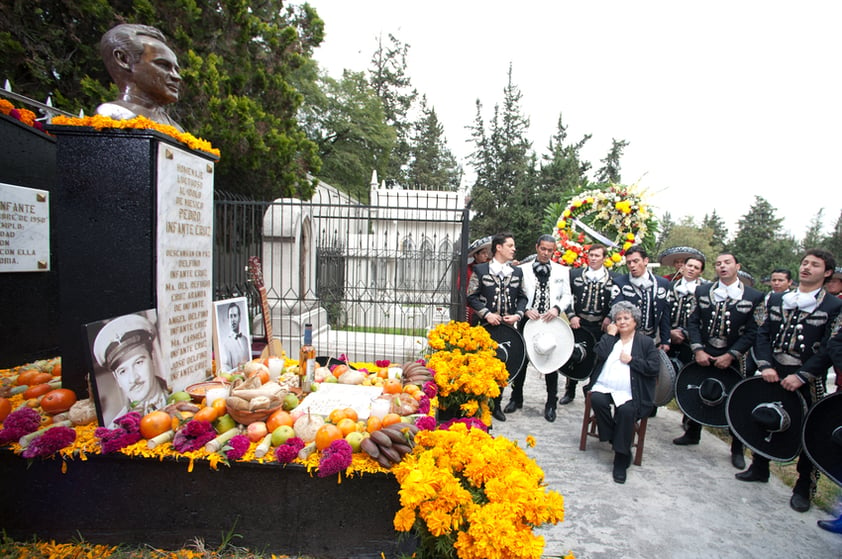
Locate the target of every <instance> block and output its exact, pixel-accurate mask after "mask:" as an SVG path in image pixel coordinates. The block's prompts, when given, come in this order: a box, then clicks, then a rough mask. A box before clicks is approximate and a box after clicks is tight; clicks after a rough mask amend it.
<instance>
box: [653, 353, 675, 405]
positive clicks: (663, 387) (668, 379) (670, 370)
mask: <svg viewBox="0 0 842 559" xmlns="http://www.w3.org/2000/svg"><path fill="white" fill-rule="evenodd" d="M658 357H659V364H660V367H659V369H658V378H657V380H656V381H655V396H654V398H653V403H654V404H655V406H666V405H667V404H669V403H670V400H672V399H673V398H675V378H676V376H677V374H676V370H675V367H674V366H673V364H672V360H671V359H670V358H669V356H668V355H667V353H666V352H665V351H664V350H662V349H659V350H658Z"/></svg>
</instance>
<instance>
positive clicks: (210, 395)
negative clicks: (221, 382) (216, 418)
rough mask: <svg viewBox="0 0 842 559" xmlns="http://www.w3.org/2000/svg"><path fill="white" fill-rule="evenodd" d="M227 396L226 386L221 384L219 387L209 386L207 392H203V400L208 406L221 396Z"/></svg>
mask: <svg viewBox="0 0 842 559" xmlns="http://www.w3.org/2000/svg"><path fill="white" fill-rule="evenodd" d="M227 397H228V387H227V386H223V387H220V388H210V389H208V391H207V392H205V401H206V403H207V405H208V406H212V405H213V401H214V400H218V399H220V398H222V399H223V400H224V399H225V398H227Z"/></svg>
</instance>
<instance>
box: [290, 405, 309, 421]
mask: <svg viewBox="0 0 842 559" xmlns="http://www.w3.org/2000/svg"><path fill="white" fill-rule="evenodd" d="M305 413H307V412H305V411H304V408H296V409H294V410H292V411H291V412H289V416H290V417H291V418H292V422H293V423H295V420H296V419H298V418H299V417H301V416H302V415H304V414H305Z"/></svg>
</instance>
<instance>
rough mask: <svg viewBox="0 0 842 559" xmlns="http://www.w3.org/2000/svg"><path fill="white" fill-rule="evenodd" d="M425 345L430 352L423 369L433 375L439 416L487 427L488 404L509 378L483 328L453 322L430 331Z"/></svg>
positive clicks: (489, 337) (489, 415) (489, 410)
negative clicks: (472, 420) (465, 419)
mask: <svg viewBox="0 0 842 559" xmlns="http://www.w3.org/2000/svg"><path fill="white" fill-rule="evenodd" d="M427 341H428V343H429V347H430V349H431V350H433V351H434V353H432V354H431V355H430V356H429V358H428V360H427V367H428V368H429V369H431V370H433V371H434V373H435V377H434V378H435V382H436V385H437V386H438V396H437V402H438V408H439V410H440V416H441V415H442V414H445V415H446V416H448V417H476V418H478V419H479V420H481V421H482V422H483V423H484V424H485V425H491V407H490V406H489V401H490V400H491V399H492V398H496V397H497V396H499V395H500V391H501V390H502V389H503V387H505V386H506V384H507V381H508V378H509V373H508V371H507V370H506V365H505V364H504V363H503V362H502V361H500V360H499V359H498V358H497V342H495V341H494V340H492V339H491V336H490V335H489V334H488V331H487V330H486V329H485V328H481V327H479V326H470V325H468V324H467V323H465V322H454V321H451V322H449V323H447V324H439V325H438V326H436V327H435V328H433V329H432V330H430V332H429V334H428V335H427ZM443 410H446V411H443Z"/></svg>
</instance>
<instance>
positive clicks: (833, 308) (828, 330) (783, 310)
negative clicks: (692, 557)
mask: <svg viewBox="0 0 842 559" xmlns="http://www.w3.org/2000/svg"><path fill="white" fill-rule="evenodd" d="M835 266H836V261H835V259H834V258H833V255H832V254H831V253H829V252H828V251H826V250H822V249H810V250H808V251H807V252H806V253H805V254H804V257H803V258H802V259H801V265H800V267H799V271H798V280H799V283H798V289H797V290H795V291H790V292H788V293H775V294H773V295H772V296H771V297H769V301H768V302H767V304H766V318H765V320H764V321H763V324H762V326H761V327H760V329H759V331H758V334H757V341H756V343H755V346H754V349H755V354H756V355H757V368H758V370H759V371H760V374H761V376H762V377H763V380H765V381H766V382H780V383H781V386H783V387H784V388H785V389H787V390H789V391H796V390H797V391H798V392H800V393H801V395H802V396H803V397H804V400H805V401H806V403H807V405H808V406H810V405H812V404H813V403H815V402H817V401H818V400H819V399H821V397H822V396H824V393H825V375H826V374H827V369H828V367H829V366H830V364H831V357H830V354H829V352H828V349H827V345H828V341H829V340H830V339H831V337H832V336H834V335H835V334H836V332H837V331H838V329H839V321H838V317H839V314H840V310H842V301H840V300H839V299H838V298H837V297H834V296H832V295H831V294H829V293H828V292H827V291H826V290H825V289H824V287H823V285H824V283H825V282H827V281H828V279H829V278H830V276H831V274H832V273H833V269H834V267H835ZM797 470H798V480H797V481H796V482H795V487H794V488H793V490H792V497H791V499H790V501H789V504H790V506H791V507H792V508H793V509H794V510H796V511H798V512H805V511H807V510H808V509H809V508H810V498H811V497H812V495H813V494H814V493H815V491H816V483H817V474H816V468H815V466H814V465H813V464H812V462H811V461H810V460H809V458H808V457H807V456H806V455H805V454H804V453H803V452H802V453H801V456H800V457H799V459H798V466H797ZM736 476H737V479H739V480H741V481H767V480H768V479H769V459H768V458H765V457H763V456H760V455H758V454H756V453H755V454H754V458H753V460H752V464H751V466H750V467H749V468H748V469H747V470H746V471H744V472H741V473H739V474H736Z"/></svg>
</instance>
